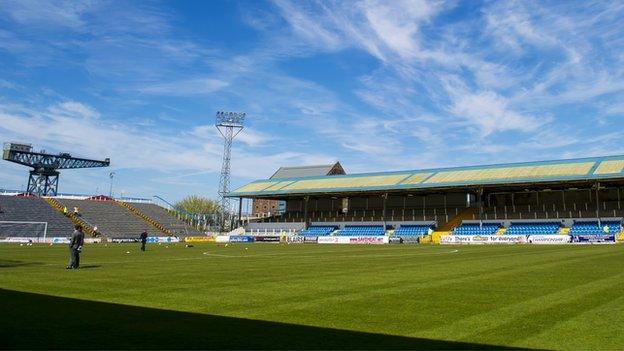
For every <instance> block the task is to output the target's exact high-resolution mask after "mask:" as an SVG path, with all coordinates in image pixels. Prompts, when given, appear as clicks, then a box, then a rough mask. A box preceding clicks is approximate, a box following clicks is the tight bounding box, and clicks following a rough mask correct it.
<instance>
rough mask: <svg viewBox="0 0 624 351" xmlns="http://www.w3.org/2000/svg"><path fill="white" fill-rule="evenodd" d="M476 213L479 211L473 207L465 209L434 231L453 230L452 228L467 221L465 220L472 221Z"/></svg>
mask: <svg viewBox="0 0 624 351" xmlns="http://www.w3.org/2000/svg"><path fill="white" fill-rule="evenodd" d="M478 211H479V209H477V208H475V207H466V208H464V209H463V210H461V211H459V213H457V214H456V215H455V216H454V217H453V218H451V219H450V220H449V221H448V222H446V223H444V224H442V225H440V226H439V227H438V228H436V231H439V232H450V231H452V230H453V228H455V227H457V226H459V225H460V224H461V222H462V221H464V220H467V219H474V216H475V215H476V214H477V212H478Z"/></svg>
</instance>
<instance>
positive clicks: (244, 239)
mask: <svg viewBox="0 0 624 351" xmlns="http://www.w3.org/2000/svg"><path fill="white" fill-rule="evenodd" d="M253 241H254V238H253V236H247V235H232V236H230V242H231V243H251V242H253Z"/></svg>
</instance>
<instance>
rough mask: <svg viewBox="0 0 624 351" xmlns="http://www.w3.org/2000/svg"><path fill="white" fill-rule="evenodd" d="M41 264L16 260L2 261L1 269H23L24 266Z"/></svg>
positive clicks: (0, 261)
mask: <svg viewBox="0 0 624 351" xmlns="http://www.w3.org/2000/svg"><path fill="white" fill-rule="evenodd" d="M40 265H42V263H41V262H25V261H14V260H0V268H13V267H23V266H40Z"/></svg>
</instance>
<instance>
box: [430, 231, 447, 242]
mask: <svg viewBox="0 0 624 351" xmlns="http://www.w3.org/2000/svg"><path fill="white" fill-rule="evenodd" d="M449 233H450V232H448V231H445V232H438V231H435V232H433V233H431V242H432V243H436V244H439V243H440V237H441V236H442V235H449Z"/></svg>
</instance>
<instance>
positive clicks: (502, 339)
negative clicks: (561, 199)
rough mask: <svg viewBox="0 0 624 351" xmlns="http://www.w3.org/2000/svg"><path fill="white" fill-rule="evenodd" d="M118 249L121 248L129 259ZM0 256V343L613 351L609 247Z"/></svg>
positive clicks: (620, 261) (615, 300)
mask: <svg viewBox="0 0 624 351" xmlns="http://www.w3.org/2000/svg"><path fill="white" fill-rule="evenodd" d="M128 252H129V253H128ZM67 256H68V249H67V247H66V246H65V245H55V246H45V245H34V246H19V245H15V244H6V245H2V246H0V294H1V296H0V316H1V318H0V348H2V349H16V348H19V349H25V348H27V349H32V348H46V349H50V348H63V349H68V348H69V349H102V348H104V349H115V348H117V349H119V348H123V349H136V348H148V349H154V348H162V349H189V348H202V349H206V348H208V349H209V348H226V349H249V348H254V349H267V348H268V349H416V348H418V349H471V348H472V349H474V348H497V349H500V348H531V349H601V350H603V349H614V350H615V349H622V347H623V345H624V329H623V328H624V269H623V268H624V247H623V246H622V245H587V246H580V245H579V246H574V245H568V246H558V245H554V246H550V245H543V246H538V245H510V246H436V245H420V246H419V245H380V246H374V245H371V246H365V245H361V246H358V245H314V244H311V245H309V244H291V245H285V244H230V245H229V246H227V247H226V246H223V245H216V244H199V245H198V244H194V247H189V248H187V247H185V245H184V244H177V245H168V246H167V245H164V244H163V245H154V244H152V245H148V250H147V251H146V252H140V251H139V250H138V245H130V244H108V245H107V246H105V245H103V244H92V245H88V246H86V247H85V249H84V252H83V254H82V260H81V261H82V262H81V265H82V268H81V269H79V270H65V269H64V268H65V265H66V264H67V258H68V257H67Z"/></svg>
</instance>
